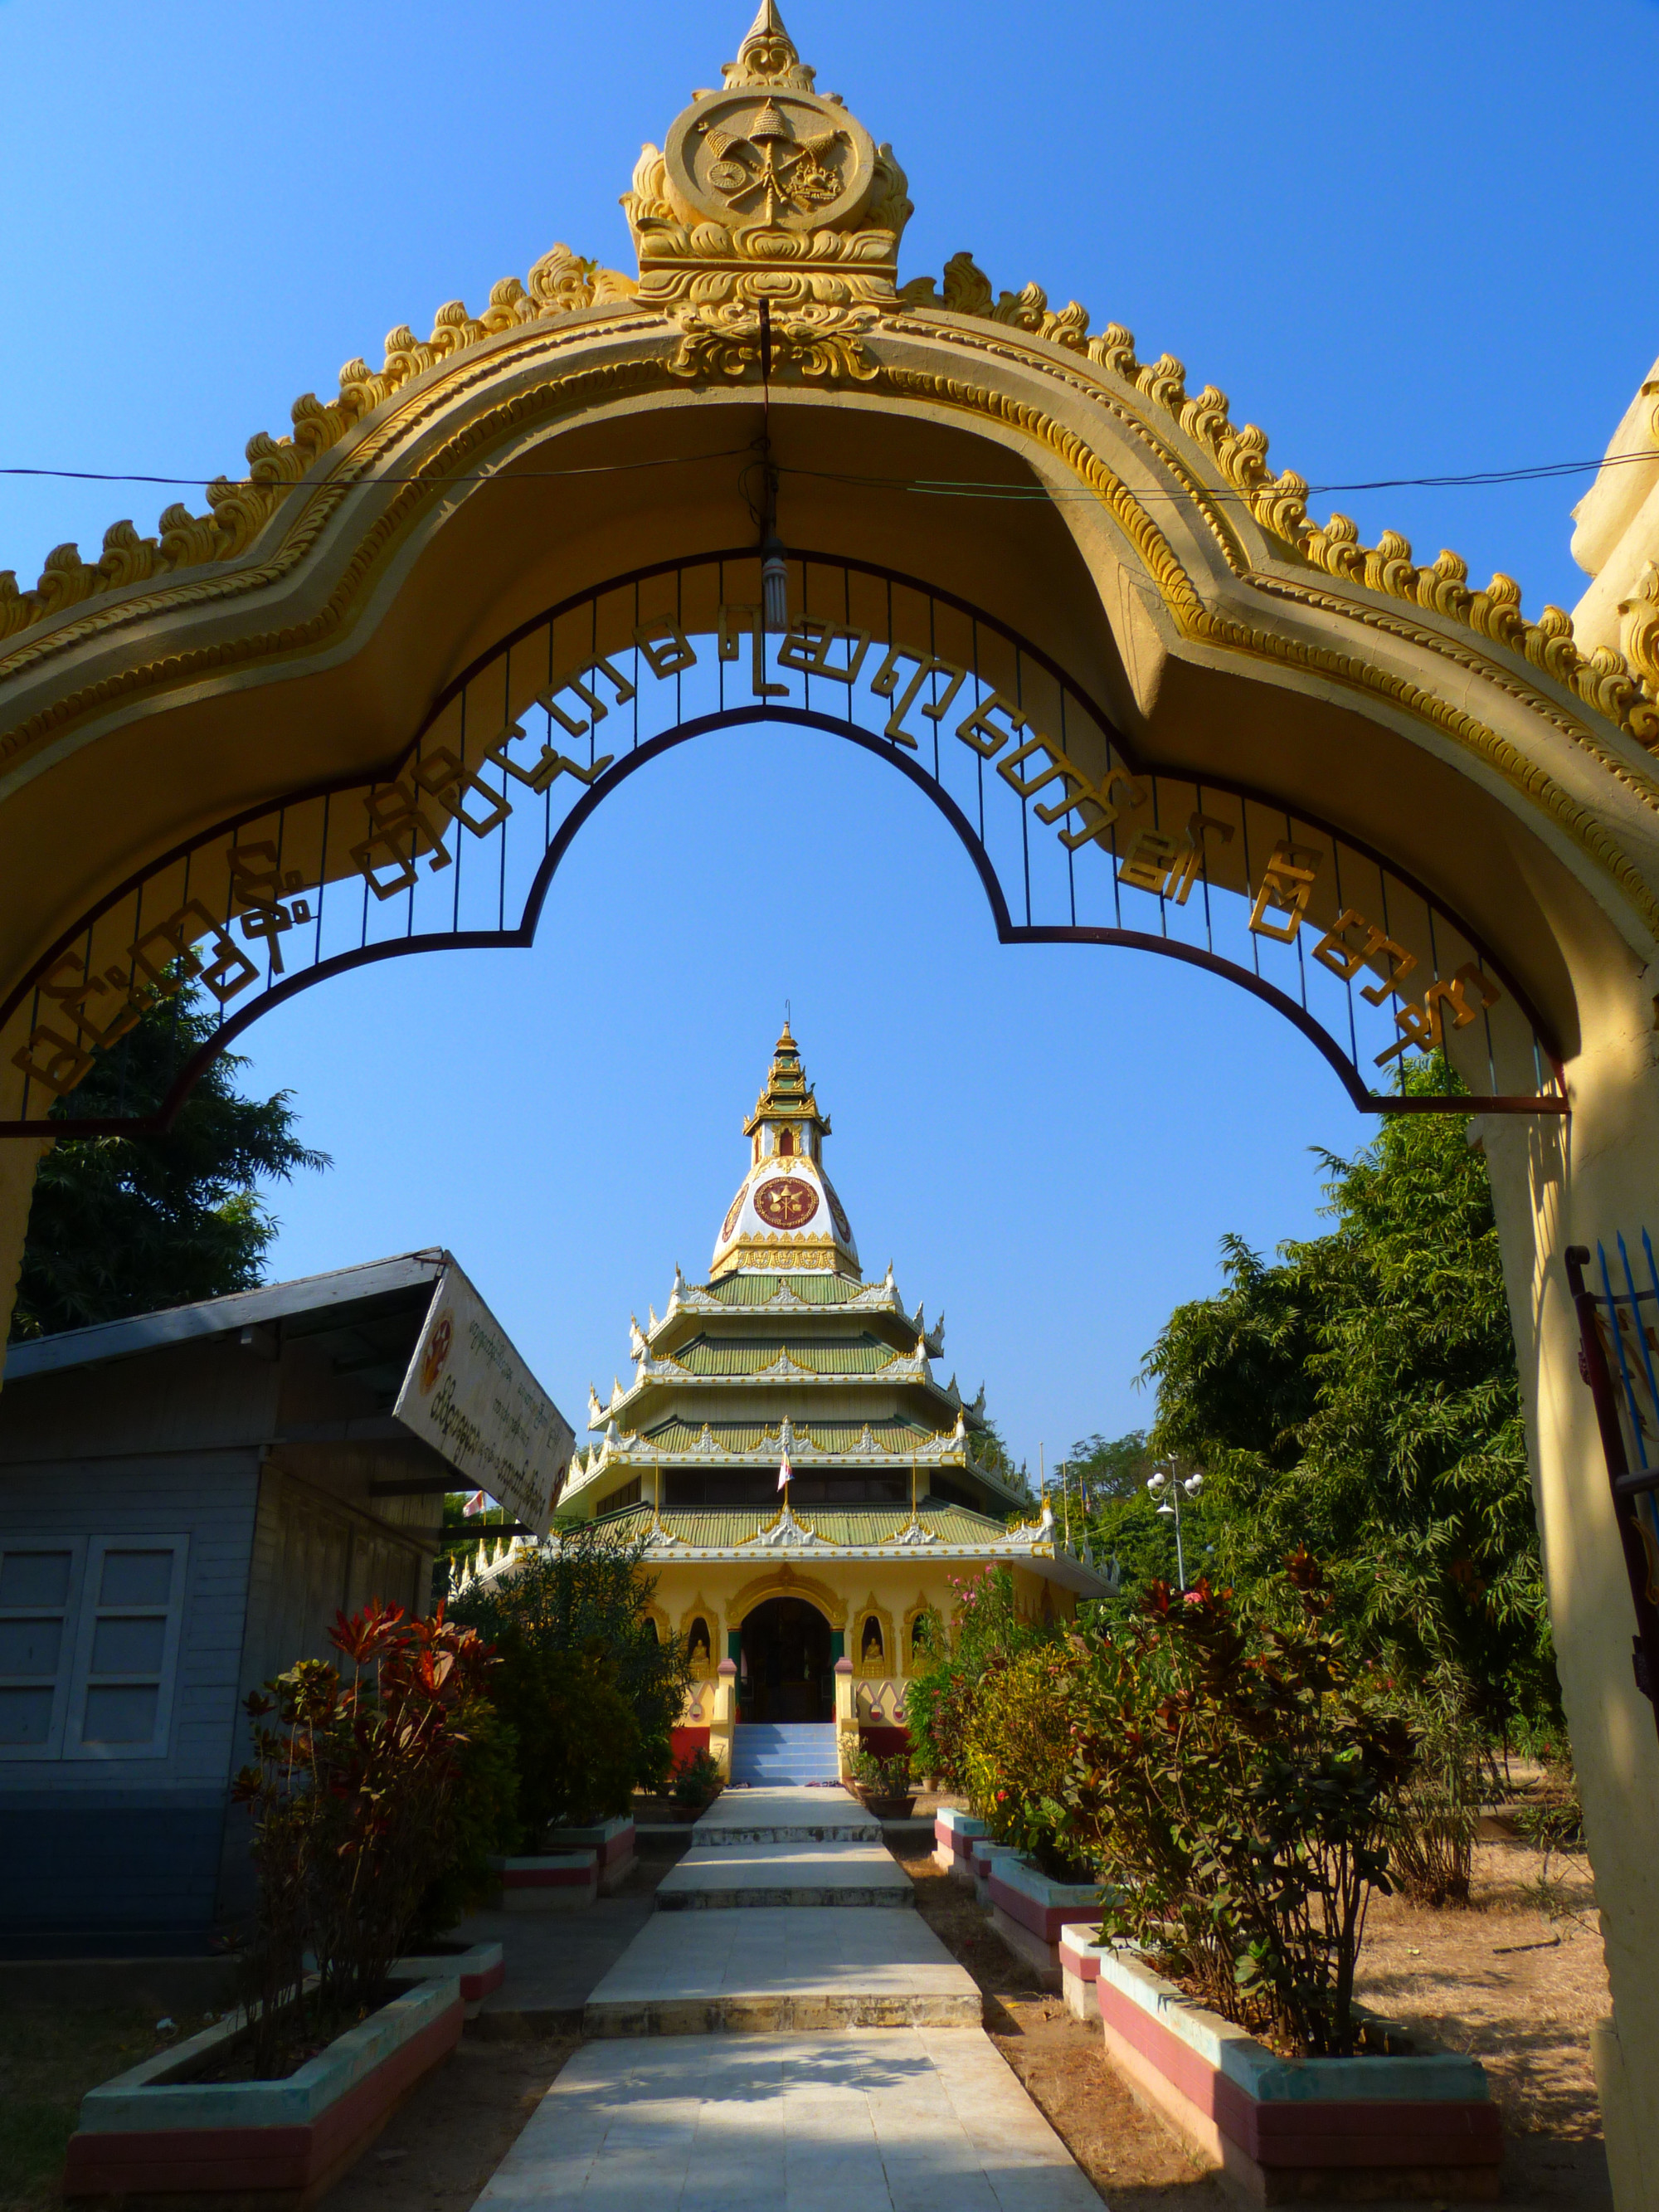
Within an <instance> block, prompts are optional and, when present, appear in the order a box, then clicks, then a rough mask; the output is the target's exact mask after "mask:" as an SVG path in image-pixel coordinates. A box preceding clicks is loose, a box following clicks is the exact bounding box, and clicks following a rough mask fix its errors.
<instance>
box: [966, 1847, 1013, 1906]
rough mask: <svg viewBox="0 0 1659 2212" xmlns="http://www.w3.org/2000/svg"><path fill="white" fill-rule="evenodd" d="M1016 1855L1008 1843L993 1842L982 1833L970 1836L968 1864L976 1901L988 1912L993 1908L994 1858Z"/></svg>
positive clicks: (976, 1903)
mask: <svg viewBox="0 0 1659 2212" xmlns="http://www.w3.org/2000/svg"><path fill="white" fill-rule="evenodd" d="M1016 1856H1017V1854H1016V1853H1015V1852H1014V1851H1013V1850H1012V1849H1011V1848H1010V1846H1009V1845H1008V1844H997V1843H993V1842H992V1840H991V1838H990V1837H989V1836H987V1835H983V1834H981V1835H977V1836H973V1837H970V1838H969V1843H968V1864H969V1869H970V1871H971V1875H972V1880H973V1884H974V1902H975V1905H981V1906H982V1907H983V1909H984V1910H985V1911H987V1912H988V1911H990V1909H991V1862H992V1860H993V1859H995V1858H1013V1857H1016Z"/></svg>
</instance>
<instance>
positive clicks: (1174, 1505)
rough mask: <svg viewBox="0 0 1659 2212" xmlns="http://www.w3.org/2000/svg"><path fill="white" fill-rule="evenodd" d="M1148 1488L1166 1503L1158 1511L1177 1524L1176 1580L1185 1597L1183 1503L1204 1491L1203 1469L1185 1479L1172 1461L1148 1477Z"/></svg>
mask: <svg viewBox="0 0 1659 2212" xmlns="http://www.w3.org/2000/svg"><path fill="white" fill-rule="evenodd" d="M1146 1487H1147V1489H1148V1490H1149V1491H1150V1492H1152V1496H1153V1497H1154V1498H1162V1499H1163V1501H1164V1502H1163V1504H1161V1505H1160V1506H1159V1507H1158V1511H1159V1512H1160V1513H1162V1514H1167V1515H1169V1516H1170V1518H1172V1519H1173V1521H1174V1522H1175V1540H1176V1581H1177V1582H1178V1583H1180V1585H1181V1589H1182V1594H1183V1595H1184V1594H1185V1592H1186V1589H1187V1561H1186V1557H1185V1554H1184V1553H1182V1547H1181V1501H1182V1498H1183V1497H1186V1498H1196V1497H1197V1495H1198V1493H1199V1492H1200V1490H1202V1488H1203V1487H1204V1473H1203V1469H1202V1468H1197V1469H1195V1470H1194V1473H1193V1474H1189V1475H1188V1476H1186V1477H1185V1478H1184V1479H1183V1478H1182V1476H1181V1475H1179V1474H1177V1473H1176V1463H1175V1462H1174V1461H1173V1460H1170V1461H1167V1462H1165V1464H1164V1466H1162V1467H1160V1468H1157V1469H1155V1470H1154V1472H1153V1473H1152V1474H1149V1475H1148V1476H1147V1478H1146Z"/></svg>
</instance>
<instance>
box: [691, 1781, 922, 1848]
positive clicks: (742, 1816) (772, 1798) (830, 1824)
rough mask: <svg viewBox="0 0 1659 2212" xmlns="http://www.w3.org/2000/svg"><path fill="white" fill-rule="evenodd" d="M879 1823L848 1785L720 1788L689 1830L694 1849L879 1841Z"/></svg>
mask: <svg viewBox="0 0 1659 2212" xmlns="http://www.w3.org/2000/svg"><path fill="white" fill-rule="evenodd" d="M880 1841H881V1822H880V1821H879V1820H877V1818H876V1816H875V1814H873V1813H872V1812H871V1811H869V1810H868V1808H866V1807H865V1806H863V1805H861V1804H860V1802H859V1801H858V1799H857V1798H856V1797H854V1796H849V1795H848V1792H847V1791H846V1790H842V1789H840V1788H836V1789H834V1790H815V1789H812V1788H810V1787H807V1786H805V1785H802V1786H799V1787H793V1788H784V1787H778V1788H775V1789H766V1790H721V1792H720V1796H718V1797H717V1798H716V1799H715V1800H714V1803H713V1804H712V1805H711V1806H710V1807H709V1808H708V1811H707V1812H706V1813H704V1814H702V1815H701V1816H700V1817H699V1818H698V1820H696V1823H695V1824H694V1825H693V1827H692V1830H691V1845H692V1849H693V1850H702V1849H707V1848H708V1846H709V1845H711V1844H714V1845H718V1844H813V1843H852V1844H879V1843H880Z"/></svg>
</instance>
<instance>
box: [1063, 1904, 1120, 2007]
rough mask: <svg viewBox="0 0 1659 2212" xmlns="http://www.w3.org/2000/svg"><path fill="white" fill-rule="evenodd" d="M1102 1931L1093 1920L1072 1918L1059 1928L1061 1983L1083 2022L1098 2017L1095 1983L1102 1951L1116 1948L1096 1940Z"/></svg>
mask: <svg viewBox="0 0 1659 2212" xmlns="http://www.w3.org/2000/svg"><path fill="white" fill-rule="evenodd" d="M1099 1933H1100V1927H1099V1923H1098V1922H1097V1921H1093V1920H1078V1921H1069V1922H1067V1923H1066V1926H1065V1927H1064V1928H1062V1929H1060V1993H1061V1995H1062V1996H1064V1997H1065V1999H1066V2011H1067V2012H1069V2013H1071V2014H1073V2015H1074V2016H1075V2017H1076V2018H1077V2019H1079V2020H1081V2021H1091V2020H1098V2019H1099V2017H1100V2001H1099V1999H1098V1998H1097V1996H1096V1995H1095V1984H1096V1982H1097V1980H1098V1979H1099V1977H1100V1954H1101V1953H1102V1952H1103V1951H1109V1950H1111V1949H1113V1948H1115V1947H1114V1946H1113V1945H1112V1944H1110V1943H1097V1942H1096V1941H1095V1938H1096V1936H1098V1935H1099Z"/></svg>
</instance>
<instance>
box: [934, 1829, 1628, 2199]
mask: <svg viewBox="0 0 1659 2212" xmlns="http://www.w3.org/2000/svg"><path fill="white" fill-rule="evenodd" d="M904 1866H905V1869H906V1871H907V1872H908V1874H909V1875H911V1877H912V1879H913V1880H914V1881H915V1884H916V1902H917V1905H918V1906H919V1907H920V1909H921V1912H922V1915H923V1917H925V1918H926V1920H927V1923H928V1924H929V1926H930V1927H931V1928H933V1930H934V1932H935V1934H936V1935H937V1936H939V1940H940V1942H943V1943H944V1944H945V1948H947V1949H948V1950H949V1951H951V1953H952V1954H953V1955H954V1956H955V1957H956V1958H957V1960H960V1962H961V1963H962V1965H963V1966H966V1967H967V1969H968V1971H969V1973H970V1974H972V1975H973V1977H974V1979H975V1981H976V1982H977V1983H978V1984H979V1986H980V1988H981V1990H983V1991H984V1992H985V1995H986V1996H987V2000H988V2001H989V2002H987V2007H986V2015H987V2017H986V2026H987V2031H988V2033H989V2034H990V2036H991V2039H992V2040H993V2041H994V2043H995V2044H996V2045H997V2048H998V2049H999V2050H1000V2051H1001V2053H1002V2055H1003V2057H1004V2058H1005V2059H1006V2061H1007V2063H1008V2064H1009V2066H1010V2067H1011V2068H1012V2070H1013V2072H1014V2073H1015V2074H1017V2075H1018V2077H1019V2079H1020V2081H1021V2082H1022V2083H1023V2084H1024V2087H1025V2089H1026V2091H1027V2093H1029V2094H1030V2097H1031V2099H1032V2100H1033V2101H1034V2103H1036V2106H1038V2108H1039V2109H1040V2110H1041V2111H1042V2114H1043V2116H1044V2118H1046V2119H1047V2120H1048V2124H1049V2125H1050V2126H1051V2127H1052V2128H1053V2129H1054V2132H1055V2134H1056V2135H1057V2136H1059V2137H1060V2141H1061V2142H1063V2143H1064V2144H1065V2145H1066V2148H1067V2149H1068V2150H1069V2151H1070V2152H1071V2154H1072V2155H1073V2158H1074V2159H1076V2160H1077V2162H1078V2164H1079V2166H1081V2167H1082V2169H1083V2171H1084V2172H1085V2173H1086V2174H1087V2176H1088V2177H1089V2179H1090V2180H1091V2182H1092V2183H1093V2185H1094V2186H1095V2189H1096V2190H1097V2192H1098V2193H1099V2195H1100V2196H1101V2197H1103V2198H1104V2199H1107V2200H1109V2202H1110V2203H1111V2205H1112V2206H1113V2208H1114V2212H1152V2208H1153V2207H1157V2208H1158V2212H1223V2208H1228V2207H1231V2204H1232V2201H1233V2200H1232V2199H1231V2197H1228V2196H1227V2195H1226V2194H1225V2192H1224V2191H1222V2189H1221V2187H1220V2185H1219V2184H1218V2182H1217V2181H1215V2180H1213V2179H1210V2178H1209V2177H1207V2176H1206V2173H1205V2172H1204V2170H1203V2169H1202V2167H1201V2166H1200V2164H1199V2162H1198V2161H1197V2160H1195V2159H1194V2157H1193V2156H1192V2154H1190V2153H1189V2152H1188V2149H1187V2148H1186V2146H1185V2145H1184V2144H1183V2143H1182V2142H1181V2141H1180V2139H1179V2138H1178V2137H1177V2136H1176V2135H1175V2134H1174V2133H1173V2131H1172V2130H1170V2128H1169V2127H1168V2126H1166V2124H1164V2121H1163V2120H1162V2119H1160V2118H1158V2117H1157V2116H1155V2115H1154V2114H1153V2113H1152V2112H1150V2111H1149V2110H1148V2109H1147V2108H1146V2106H1143V2105H1142V2104H1141V2103H1139V2100H1137V2098H1136V2097H1135V2095H1134V2093H1133V2092H1132V2091H1131V2089H1130V2088H1129V2087H1128V2084H1127V2082H1126V2081H1124V2079H1123V2078H1122V2076H1121V2075H1119V2074H1118V2072H1117V2071H1116V2069H1115V2068H1114V2067H1113V2065H1112V2064H1111V2062H1110V2061H1109V2059H1108V2058H1107V2057H1106V2054H1105V2051H1104V2048H1103V2045H1102V2042H1101V2036H1100V2029H1099V2027H1098V2026H1097V2024H1096V2023H1095V2022H1092V2021H1091V2022H1089V2023H1087V2024H1085V2022H1083V2021H1079V2020H1076V2019H1074V2018H1073V2015H1071V2014H1070V2013H1069V2012H1068V2011H1067V2010H1066V2007H1065V2005H1064V2003H1063V2002H1062V2001H1061V2000H1060V1999H1059V1998H1058V1997H1053V1996H1047V1995H1046V1994H1044V1993H1043V1992H1042V1990H1041V1989H1040V1987H1039V1985H1038V1983H1037V1980H1036V1976H1035V1975H1034V1974H1033V1973H1032V1972H1031V1970H1030V1968H1029V1967H1028V1966H1026V1965H1025V1963H1024V1960H1020V1959H1018V1958H1016V1957H1015V1955H1014V1954H1013V1953H1012V1951H1010V1950H1009V1949H1008V1948H1007V1946H1006V1944H1005V1943H1004V1942H1002V1940H1001V1938H1000V1936H998V1935H997V1934H996V1933H995V1931H994V1929H993V1928H992V1927H991V1925H990V1923H989V1922H988V1920H987V1917H986V1916H985V1915H984V1914H983V1913H982V1912H981V1911H980V1909H979V1908H978V1906H977V1905H975V1903H974V1899H973V1893H972V1891H971V1890H969V1889H968V1888H966V1887H963V1885H961V1884H960V1883H957V1882H953V1881H951V1880H950V1878H949V1877H948V1876H947V1875H942V1874H941V1873H940V1872H939V1869H938V1868H937V1867H936V1866H935V1865H934V1863H933V1861H932V1860H931V1859H907V1860H906V1861H904ZM1541 1868H1542V1862H1541V1859H1540V1857H1539V1856H1538V1854H1537V1853H1536V1852H1535V1851H1533V1850H1528V1849H1526V1848H1525V1847H1523V1846H1522V1845H1519V1844H1482V1845H1480V1846H1478V1847H1477V1850H1476V1855H1475V1869H1474V1885H1473V1891H1472V1895H1473V1900H1474V1901H1473V1903H1472V1905H1471V1906H1470V1907H1469V1908H1468V1910H1466V1911H1461V1910H1447V1911H1429V1910H1428V1909H1427V1908H1425V1907H1420V1906H1416V1905H1407V1904H1406V1903H1405V1902H1404V1901H1403V1900H1402V1899H1398V1898H1380V1899H1376V1900H1375V1901H1374V1903H1373V1905H1372V1908H1371V1920H1370V1927H1369V1929H1368V1930H1367V1936H1366V1942H1365V1949H1364V1955H1363V1958H1362V1960H1361V1967H1360V1976H1359V1990H1360V1995H1361V1996H1362V1997H1363V1998H1364V2001H1365V2002H1366V2003H1368V2004H1370V2005H1371V2006H1372V2007H1374V2008H1376V2010H1377V2011H1379V2012H1385V2013H1387V2014H1388V2015H1389V2016H1390V2017H1391V2018H1393V2019H1396V2020H1401V2021H1404V2022H1406V2023H1407V2025H1408V2026H1410V2027H1413V2028H1414V2029H1416V2030H1417V2031H1418V2032H1419V2033H1422V2034H1425V2035H1427V2036H1428V2037H1430V2038H1431V2039H1432V2040H1433V2041H1435V2042H1437V2043H1439V2044H1441V2045H1443V2046H1444V2047H1445V2048H1447V2049H1449V2050H1455V2051H1471V2052H1473V2053H1474V2055H1475V2056H1477V2057H1479V2058H1480V2061H1481V2063H1483V2064H1484V2065H1485V2067H1486V2071H1487V2074H1488V2075H1489V2077H1490V2079H1491V2081H1492V2093H1493V2095H1494V2096H1495V2097H1496V2098H1497V2099H1498V2104H1499V2106H1500V2109H1501V2110H1502V2112H1503V2115H1504V2142H1505V2152H1504V2172H1503V2185H1502V2197H1501V2201H1502V2202H1503V2203H1504V2204H1506V2205H1509V2206H1510V2207H1512V2208H1513V2209H1514V2212H1523V2208H1524V2212H1566V2208H1569V2207H1571V2208H1572V2212H1598V2208H1601V2207H1608V2206H1611V2204H1612V2203H1613V2196H1612V2191H1611V2190H1610V2189H1609V2187H1608V2185H1607V2161H1606V2158H1605V2155H1604V2153H1603V2150H1602V2145H1601V2117H1600V2113H1599V2112H1598V2110H1597V2107H1596V2100H1595V2080H1594V2077H1593V2075H1592V2074H1591V2071H1590V2063H1589V2029H1590V2025H1591V2023H1592V2022H1593V2021H1596V2020H1599V2019H1601V2017H1603V2016H1604V2015H1606V2013H1607V2010H1608V2009H1609V2003H1610V2000H1609V1998H1608V1995H1607V1973H1606V1970H1605V1968H1604V1966H1603V1965H1602V1960H1601V1939H1600V1935H1599V1932H1598V1929H1597V1924H1596V1920H1595V1905H1594V1895H1593V1892H1592V1890H1591V1887H1590V1884H1589V1872H1588V1869H1587V1867H1586V1866H1585V1863H1584V1862H1583V1860H1582V1859H1580V1860H1574V1861H1571V1862H1567V1861H1564V1860H1562V1859H1559V1858H1557V1859H1556V1860H1554V1861H1553V1862H1552V1863H1551V1867H1550V1869H1549V1874H1550V1881H1549V1884H1548V1889H1547V1893H1546V1892H1544V1891H1541V1890H1539V1889H1538V1888H1537V1887H1536V1884H1537V1882H1538V1878H1539V1875H1540V1872H1541ZM1557 1877H1559V1880H1558V1879H1556V1878H1557Z"/></svg>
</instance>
